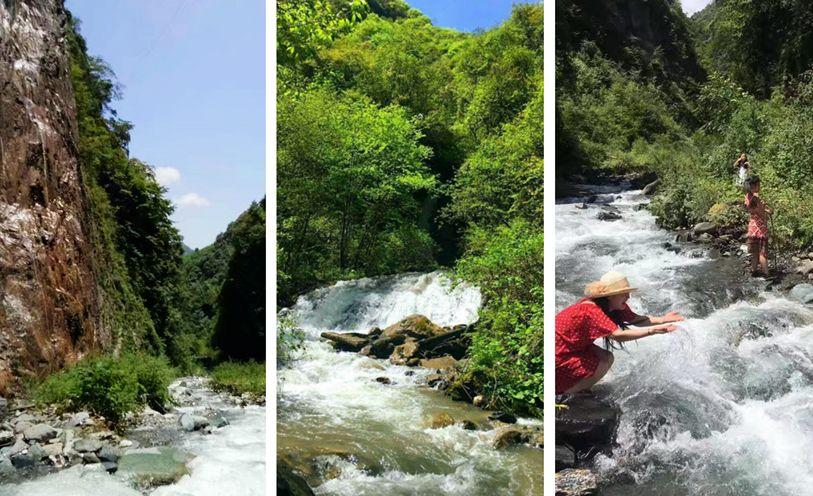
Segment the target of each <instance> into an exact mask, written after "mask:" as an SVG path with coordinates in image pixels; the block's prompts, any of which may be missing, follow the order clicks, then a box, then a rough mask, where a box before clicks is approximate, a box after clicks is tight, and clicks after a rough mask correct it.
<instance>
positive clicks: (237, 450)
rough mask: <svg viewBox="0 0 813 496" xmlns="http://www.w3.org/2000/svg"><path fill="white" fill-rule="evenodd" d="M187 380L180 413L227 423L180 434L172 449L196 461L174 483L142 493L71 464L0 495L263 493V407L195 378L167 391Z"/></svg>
mask: <svg viewBox="0 0 813 496" xmlns="http://www.w3.org/2000/svg"><path fill="white" fill-rule="evenodd" d="M182 382H185V383H187V384H189V385H190V388H189V389H190V391H191V392H192V398H193V399H192V401H190V402H188V403H187V404H185V405H184V406H182V407H179V408H178V411H180V412H193V413H203V411H204V410H205V409H207V408H208V409H214V410H216V411H218V412H221V413H222V415H223V416H224V417H225V418H227V419H228V420H229V422H230V424H229V425H227V426H225V427H221V428H219V429H215V430H214V432H213V433H212V434H209V435H203V434H202V433H200V432H183V431H181V433H180V435H179V436H178V438H177V440H176V441H175V443H174V444H173V446H174V447H176V448H178V449H180V450H183V451H185V452H186V453H189V454H190V455H192V456H193V457H194V458H193V459H192V460H191V461H190V462H189V463H188V464H187V467H188V468H189V472H190V473H189V474H188V475H185V476H183V477H182V478H181V479H180V480H179V481H178V482H176V483H175V484H171V485H167V486H161V487H158V488H155V489H153V490H150V491H147V492H145V493H142V492H140V491H137V490H136V489H134V488H133V487H131V484H130V483H129V481H126V480H124V479H123V478H122V477H119V476H118V475H115V474H114V475H109V474H107V472H105V471H104V469H103V468H102V467H101V466H100V465H98V464H96V465H84V466H81V465H80V466H75V467H71V468H69V469H66V470H63V471H61V472H57V473H54V474H51V475H48V476H45V477H41V478H38V479H35V480H32V481H28V482H25V483H22V484H18V485H7V486H0V495H1V496H53V495H59V496H91V495H100V496H134V495H142V494H149V495H154V496H261V495H264V494H265V407H260V406H248V407H245V408H240V407H235V406H233V405H231V404H230V403H228V402H226V401H224V398H223V397H221V396H220V395H218V394H215V393H212V392H211V391H209V390H208V389H205V388H201V387H200V380H199V379H197V378H184V379H180V380H177V381H175V382H174V383H173V385H172V386H171V387H170V389H171V390H173V389H175V388H177V387H179V384H181V383H182Z"/></svg>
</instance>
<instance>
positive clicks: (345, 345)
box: [321, 332, 370, 352]
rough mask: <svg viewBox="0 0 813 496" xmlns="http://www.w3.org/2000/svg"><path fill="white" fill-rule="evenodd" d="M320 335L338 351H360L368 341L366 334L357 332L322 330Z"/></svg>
mask: <svg viewBox="0 0 813 496" xmlns="http://www.w3.org/2000/svg"><path fill="white" fill-rule="evenodd" d="M321 336H322V338H324V339H327V340H328V341H331V342H332V343H333V346H334V348H336V349H337V350H339V351H354V352H357V351H361V349H362V348H364V347H365V346H367V344H369V342H370V338H369V336H368V335H366V334H361V333H359V332H323V333H322V334H321Z"/></svg>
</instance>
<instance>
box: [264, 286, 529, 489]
mask: <svg viewBox="0 0 813 496" xmlns="http://www.w3.org/2000/svg"><path fill="white" fill-rule="evenodd" d="M479 306H480V293H479V291H478V290H476V289H475V288H471V287H468V286H465V285H459V286H457V287H455V288H451V287H450V285H449V282H448V281H447V279H446V278H445V277H444V276H442V275H441V274H440V273H438V272H435V273H431V274H402V275H398V276H390V277H384V278H377V279H362V280H357V281H350V282H340V283H338V284H336V285H334V286H331V287H328V288H323V289H319V290H316V291H314V292H312V293H310V294H308V295H305V296H303V297H300V299H299V301H298V302H297V304H296V305H295V306H294V307H293V308H291V309H290V311H289V313H290V314H292V315H293V316H294V317H295V318H296V319H297V321H298V322H299V324H300V326H301V327H302V328H303V329H304V330H305V331H306V333H307V335H308V340H307V341H306V343H305V351H304V354H303V356H302V357H301V358H300V359H299V360H297V361H296V362H295V363H294V364H293V366H292V367H291V368H286V369H283V370H280V371H279V375H278V377H279V397H278V432H277V445H278V449H279V454H280V456H282V457H286V458H289V459H293V460H294V461H295V462H296V461H297V460H298V461H300V462H301V461H302V460H305V461H306V462H307V463H310V467H309V470H308V471H309V473H308V474H306V475H307V476H308V477H307V478H308V482H309V483H311V484H312V485H316V486H317V487H316V488H315V492H316V493H317V494H326V495H327V494H329V495H347V496H351V495H352V496H363V495H370V496H373V495H375V496H378V495H382V494H387V495H413V496H423V495H426V496H429V495H432V496H435V495H467V496H473V495H483V496H486V495H489V496H491V495H503V494H504V495H509V494H510V495H534V494H542V451H541V450H536V449H532V448H528V447H523V446H520V447H512V448H509V449H507V450H495V449H494V448H492V442H493V439H494V434H495V432H494V431H493V430H491V427H490V426H489V424H488V423H487V421H486V417H487V413H486V412H484V411H482V410H480V409H477V408H474V407H472V406H470V405H467V404H465V403H460V402H453V401H451V400H449V399H448V398H446V397H445V396H444V395H443V394H442V393H440V392H438V391H434V390H431V389H429V388H426V387H422V386H420V384H421V382H422V379H423V378H424V377H425V376H426V375H428V374H429V373H431V372H432V371H429V370H424V369H420V368H408V367H402V366H395V365H392V364H390V363H389V362H388V361H384V360H376V359H372V358H367V357H363V356H360V355H358V354H356V353H344V352H340V353H337V352H335V351H333V349H332V348H331V347H330V346H329V345H328V344H327V343H325V342H324V341H320V340H319V338H318V336H319V333H320V332H322V331H334V332H342V331H356V332H367V331H369V330H370V329H371V328H372V327H375V326H378V327H381V328H383V327H385V326H387V325H389V324H393V323H395V322H397V321H399V320H400V319H402V318H404V317H407V316H409V315H412V314H423V315H426V316H427V317H429V318H430V319H431V320H432V321H433V322H435V323H437V324H439V325H454V324H465V323H471V322H474V321H475V320H476V319H477V311H478V308H479ZM408 371H411V372H414V375H411V376H410V375H406V372H408ZM380 376H384V377H388V378H389V379H390V380H391V381H392V384H391V385H383V384H380V383H378V382H376V381H375V378H376V377H380ZM441 412H445V413H448V414H450V415H451V416H452V417H454V418H455V419H459V420H464V419H468V420H471V421H473V422H474V423H476V424H477V425H478V426H479V428H478V430H473V431H469V430H464V429H463V428H462V427H461V426H460V425H453V426H449V427H444V428H440V429H431V428H429V427H428V423H429V421H430V420H431V419H432V417H433V416H434V415H437V414H439V413H441ZM525 422H529V421H525ZM313 459H315V460H316V462H315V463H313V462H310V460H313ZM302 465H303V464H302V463H299V464H298V466H299V467H300V469H302Z"/></svg>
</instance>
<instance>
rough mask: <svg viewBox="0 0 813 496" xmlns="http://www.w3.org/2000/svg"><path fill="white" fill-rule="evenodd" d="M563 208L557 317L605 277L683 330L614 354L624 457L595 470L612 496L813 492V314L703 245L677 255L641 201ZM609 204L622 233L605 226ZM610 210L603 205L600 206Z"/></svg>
mask: <svg viewBox="0 0 813 496" xmlns="http://www.w3.org/2000/svg"><path fill="white" fill-rule="evenodd" d="M595 191H597V192H599V193H600V197H599V204H591V205H588V208H587V209H581V208H578V206H580V199H578V200H577V199H568V200H566V201H563V202H562V203H560V204H558V205H557V206H556V291H557V293H556V303H557V310H561V309H562V308H564V307H565V306H567V305H569V304H571V303H572V302H574V301H576V300H577V299H578V297H579V295H580V294H581V291H582V289H583V287H584V284H585V283H586V282H588V281H591V280H596V279H598V278H599V277H600V276H601V274H602V273H604V272H606V271H608V270H618V271H620V272H623V273H625V274H627V276H628V277H629V278H630V281H631V283H632V285H633V286H636V287H639V288H640V291H639V292H638V293H633V296H632V298H631V301H630V305H631V306H632V308H633V309H634V310H638V311H639V313H649V314H653V313H654V314H660V313H663V312H665V311H667V310H669V309H674V310H677V311H680V312H682V313H683V314H684V315H685V316H686V317H687V318H688V320H687V322H685V323H682V324H681V325H680V326H679V327H680V328H679V330H678V331H676V332H674V333H671V334H666V335H659V336H653V337H649V338H645V339H642V340H640V341H637V342H633V343H630V344H629V345H628V346H627V350H626V351H620V352H617V353H616V360H615V364H614V366H613V369H612V370H611V371H610V373H609V374H608V376H607V378H606V380H605V381H604V383H605V386H603V390H604V391H605V392H606V394H608V395H609V396H610V397H611V398H612V399H613V400H614V401H616V402H617V403H618V404H619V405H620V407H621V409H622V411H623V414H622V417H621V424H620V426H619V432H618V443H619V446H618V448H617V449H615V451H614V453H613V456H612V457H611V458H606V457H599V458H598V459H597V461H596V466H597V469H598V471H599V474H600V476H601V477H602V478H603V480H604V481H605V483H606V484H607V485H608V486H609V487H608V488H607V490H606V492H605V493H604V494H609V495H622V494H623V495H649V494H659V495H708V496H712V495H713V496H717V495H720V496H722V495H765V494H770V495H799V494H813V470H811V468H813V359H812V358H811V357H813V311H811V309H809V308H807V307H805V306H803V305H800V304H798V303H795V302H792V301H789V300H787V299H786V298H784V297H783V295H782V294H774V293H773V292H770V291H767V290H766V285H765V283H764V282H759V281H753V280H750V279H749V278H748V277H746V276H745V273H744V270H743V265H742V262H741V261H740V260H738V259H736V258H733V257H732V258H728V257H719V256H716V255H715V254H714V253H712V252H710V251H709V250H706V249H704V248H702V247H699V246H693V245H684V246H681V248H682V250H681V251H680V253H674V251H673V250H670V249H669V248H670V246H669V245H668V243H671V242H672V241H673V239H672V238H673V235H671V234H670V233H668V232H666V231H663V230H660V229H658V228H657V227H656V225H655V221H654V218H653V217H652V215H651V214H650V213H649V212H647V211H646V210H638V209H636V208H634V207H635V206H636V205H638V204H640V203H642V202H645V201H646V199H645V197H644V196H643V195H641V194H640V192H638V191H632V192H629V191H627V192H620V191H622V189H621V188H619V189H617V190H613V189H612V188H607V187H605V188H596V189H595ZM601 203H608V204H609V205H610V206H611V208H612V207H615V208H618V210H619V212H620V213H621V215H622V216H623V218H622V219H621V220H617V221H614V222H606V221H600V220H598V219H597V218H596V214H597V212H598V211H599V209H601V208H602V205H601ZM605 208H606V207H605Z"/></svg>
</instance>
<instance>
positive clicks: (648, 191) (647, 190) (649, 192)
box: [643, 179, 661, 196]
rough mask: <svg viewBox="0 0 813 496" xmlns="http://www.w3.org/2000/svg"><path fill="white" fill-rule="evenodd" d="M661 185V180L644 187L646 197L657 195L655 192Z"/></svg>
mask: <svg viewBox="0 0 813 496" xmlns="http://www.w3.org/2000/svg"><path fill="white" fill-rule="evenodd" d="M660 184H661V180H660V179H655V180H654V181H652V182H651V183H649V184H647V185H646V186H644V191H643V193H644V194H645V195H647V196H649V195H652V194H654V193H655V191H657V189H658V186H659V185H660Z"/></svg>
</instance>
